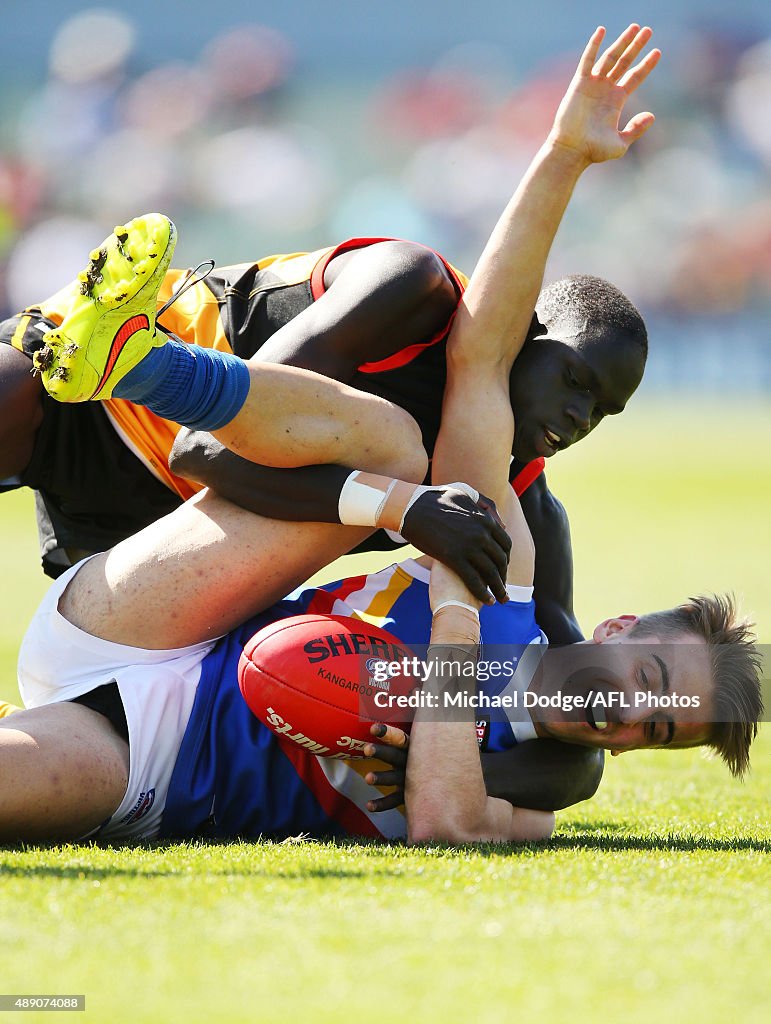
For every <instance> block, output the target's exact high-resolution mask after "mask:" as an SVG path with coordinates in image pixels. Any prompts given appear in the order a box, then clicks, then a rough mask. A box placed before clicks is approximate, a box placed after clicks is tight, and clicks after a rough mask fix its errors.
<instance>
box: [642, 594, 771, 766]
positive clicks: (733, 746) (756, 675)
mask: <svg viewBox="0 0 771 1024" xmlns="http://www.w3.org/2000/svg"><path fill="white" fill-rule="evenodd" d="M752 627H753V623H751V622H749V621H747V619H740V618H739V617H738V615H737V611H736V602H735V601H734V598H733V597H732V596H731V595H730V594H724V595H721V596H719V595H714V594H713V595H706V596H704V595H703V596H701V597H692V598H691V599H690V601H687V602H686V603H685V604H681V605H679V606H678V607H677V608H671V609H670V610H669V611H664V612H653V613H652V614H650V615H643V616H642V617H641V618H640V620H639V622H638V623H637V625H636V626H635V628H634V634H635V637H638V636H643V637H644V636H650V635H652V634H655V635H656V636H658V637H666V636H673V635H675V634H678V635H682V634H683V633H691V634H693V635H694V636H698V637H701V638H703V639H704V640H706V642H707V647H708V649H709V655H710V660H711V662H712V679H713V681H714V684H715V714H714V716H713V717H714V719H715V720H714V721H713V722H712V724H711V729H710V734H709V738H708V740H707V745H708V746H710V747H712V748H713V749H714V750H716V751H717V752H718V753H719V754H720V756H721V757H722V758H723V760H724V761H725V762H726V764H727V765H728V767H729V768H730V770H731V774H732V775H735V776H736V777H738V778H741V777H742V776H743V775H744V774H745V772H746V771H747V770H748V768H749V766H750V744H751V743H752V741H753V740H754V739H755V737H756V736H757V733H758V720H759V719H760V717H761V715H762V714H763V698H762V696H761V690H760V677H761V666H762V659H761V656H760V652H759V651H758V648H757V644H756V642H755V636H754V634H753V632H752Z"/></svg>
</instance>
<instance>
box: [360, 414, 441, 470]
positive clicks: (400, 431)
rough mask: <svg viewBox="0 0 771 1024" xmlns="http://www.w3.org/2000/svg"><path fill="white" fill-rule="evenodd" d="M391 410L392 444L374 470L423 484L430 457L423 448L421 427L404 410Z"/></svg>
mask: <svg viewBox="0 0 771 1024" xmlns="http://www.w3.org/2000/svg"><path fill="white" fill-rule="evenodd" d="M390 409H391V415H392V417H393V426H392V430H391V437H392V443H391V444H389V445H388V448H387V450H386V451H385V452H384V453H383V454H382V456H381V458H382V463H381V465H380V466H377V467H373V469H374V470H375V472H378V473H383V474H384V475H385V476H394V477H397V478H398V479H399V480H408V481H410V482H414V483H421V482H422V481H423V480H424V479H425V476H426V473H427V472H428V456H427V455H426V450H425V448H424V447H423V438H422V436H421V433H420V427H419V426H418V424H417V423H416V421H415V420H414V419H413V417H412V416H410V414H409V413H408V412H405V411H404V409H401V408H399V407H398V406H391V407H390Z"/></svg>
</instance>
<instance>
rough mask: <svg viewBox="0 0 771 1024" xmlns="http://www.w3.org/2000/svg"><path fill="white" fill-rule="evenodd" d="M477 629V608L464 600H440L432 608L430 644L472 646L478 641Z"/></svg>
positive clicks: (478, 627)
mask: <svg viewBox="0 0 771 1024" xmlns="http://www.w3.org/2000/svg"><path fill="white" fill-rule="evenodd" d="M479 630H480V626H479V610H478V609H477V608H474V607H473V605H470V604H466V602H465V601H442V603H441V604H439V605H437V606H436V608H435V609H434V617H433V621H432V623H431V644H432V645H434V644H436V645H442V644H450V645H454V644H460V645H462V646H469V647H474V646H475V645H476V644H478V643H479Z"/></svg>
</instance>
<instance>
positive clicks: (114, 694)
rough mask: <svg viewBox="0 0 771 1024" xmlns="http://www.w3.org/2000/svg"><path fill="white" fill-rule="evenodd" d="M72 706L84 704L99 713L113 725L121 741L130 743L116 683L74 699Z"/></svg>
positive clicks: (105, 685) (100, 687)
mask: <svg viewBox="0 0 771 1024" xmlns="http://www.w3.org/2000/svg"><path fill="white" fill-rule="evenodd" d="M70 703H71V704H82V705H83V707H85V708H91V710H92V711H98V712H99V714H100V715H104V717H105V718H106V719H107V721H108V722H109V723H110V724H111V725H112V727H113V728H114V729H115V731H116V732H117V734H118V735H119V736H120V738H121V739H123V740H125V741H126V742H127V743H128V738H129V733H128V723H127V721H126V711H125V709H124V707H123V701H122V700H121V699H120V690H119V689H118V684H117V683H116V682H114V681H113V682H111V683H105V684H104V686H97V688H96V689H95V690H91V691H90V693H84V694H83V695H82V696H80V697H73V699H72V700H71V701H70Z"/></svg>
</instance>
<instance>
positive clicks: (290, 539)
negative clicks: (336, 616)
mask: <svg viewBox="0 0 771 1024" xmlns="http://www.w3.org/2000/svg"><path fill="white" fill-rule="evenodd" d="M367 532H368V531H367V530H366V529H360V528H355V527H345V526H339V525H335V524H329V523H291V522H279V521H277V520H273V519H263V518H261V517H260V516H256V515H254V514H253V513H251V512H245V511H244V510H243V509H239V508H237V507H236V506H235V505H232V504H231V503H230V502H228V501H226V500H225V499H224V498H220V497H218V496H217V495H215V494H214V493H212V492H210V491H208V492H204V493H202V494H201V495H197V496H196V497H195V498H193V499H191V500H190V501H188V502H186V503H185V505H183V506H181V507H180V508H178V509H176V510H175V511H174V512H173V513H172V514H171V515H169V516H165V517H164V518H163V519H160V520H158V522H156V523H153V524H152V525H151V526H149V527H147V528H146V529H144V530H142V531H141V532H140V533H138V534H135V536H133V537H129V538H128V539H127V540H125V541H122V542H121V543H120V544H118V545H117V546H116V547H115V548H113V549H112V551H110V552H108V553H107V554H104V555H97V556H96V557H95V558H93V559H91V560H90V561H88V562H86V563H85V564H84V565H83V566H81V568H80V569H79V571H78V572H77V574H76V575H75V576H74V577H73V579H71V580H70V581H69V583H68V585H67V589H66V590H65V592H64V594H63V596H62V597H61V598H60V600H59V606H58V607H59V611H60V612H61V614H62V615H64V616H65V618H67V619H68V620H69V621H70V622H71V623H72V624H73V625H75V626H77V627H78V628H79V629H82V630H84V631H85V632H87V633H91V634H92V635H93V636H97V637H100V638H101V639H103V640H108V641H110V642H112V643H118V644H124V645H127V646H129V647H139V648H145V649H151V650H169V649H174V648H180V647H188V646H190V645H191V644H198V643H201V642H203V641H205V640H211V639H214V638H216V637H218V636H221V635H223V634H224V633H227V632H228V631H229V630H231V629H233V628H234V627H235V626H237V625H239V624H240V623H241V622H243V621H244V620H245V619H247V618H249V617H250V616H251V615H254V614H256V613H257V612H260V611H263V610H264V609H265V608H267V607H268V606H269V605H271V604H273V603H274V602H275V601H277V600H279V599H280V598H282V597H285V596H286V594H288V593H289V592H290V591H291V590H294V589H295V587H297V586H298V585H299V584H301V583H302V582H304V580H306V579H308V577H309V576H311V575H313V573H314V572H316V571H317V570H319V569H321V568H322V567H323V566H325V565H327V564H328V563H329V562H330V561H333V560H334V559H336V558H338V557H339V556H340V555H342V554H344V553H345V552H346V551H349V550H350V549H351V548H352V547H354V546H355V545H356V544H358V543H360V541H361V540H363V539H364V537H365V536H366V535H367Z"/></svg>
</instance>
